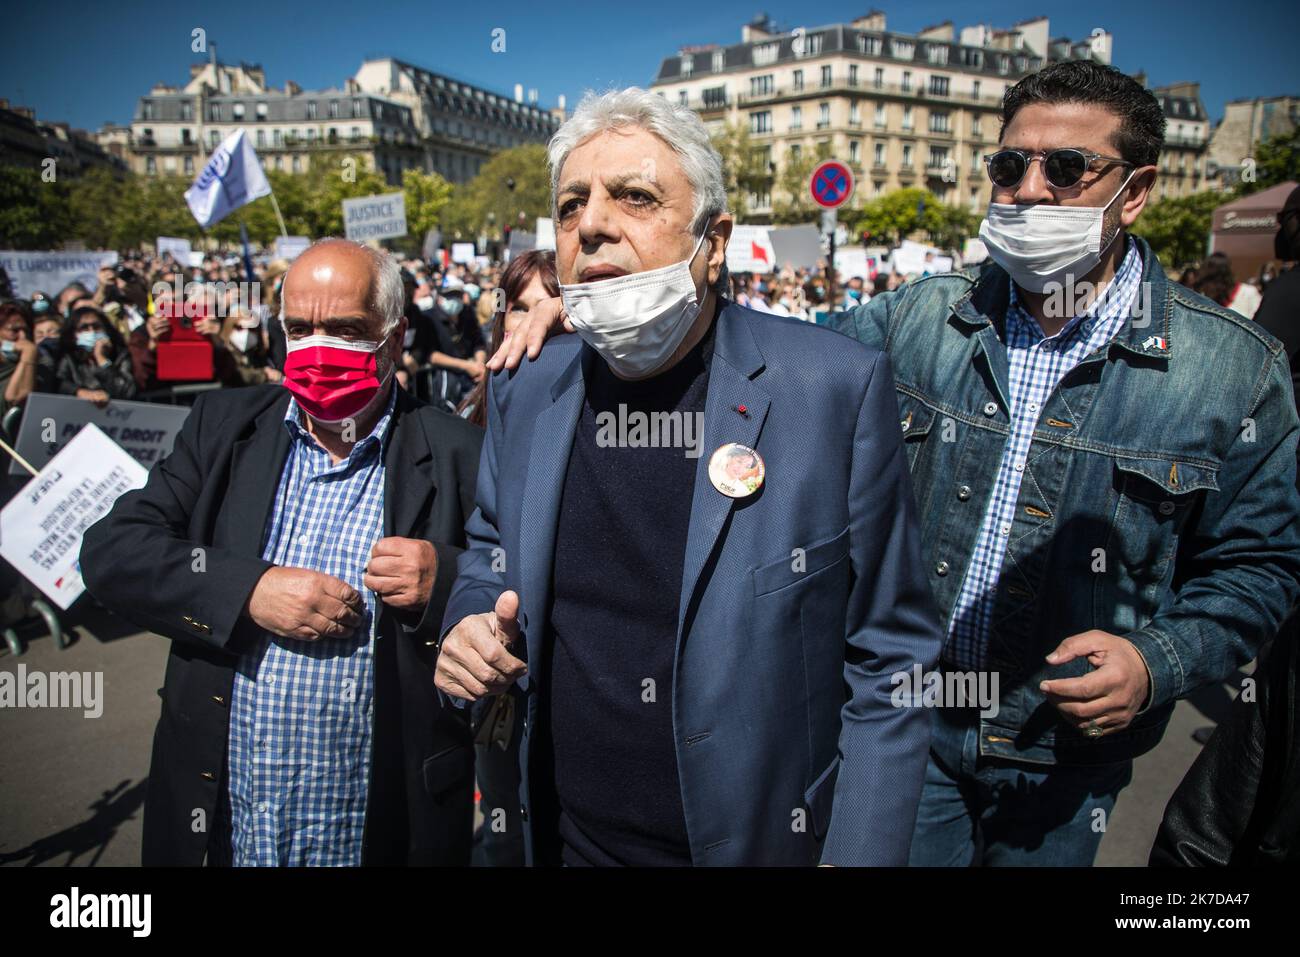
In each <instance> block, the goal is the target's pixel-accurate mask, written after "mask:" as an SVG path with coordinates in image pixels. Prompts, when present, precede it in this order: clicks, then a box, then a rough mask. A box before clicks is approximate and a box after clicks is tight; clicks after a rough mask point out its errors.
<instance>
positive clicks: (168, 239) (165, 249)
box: [155, 236, 194, 266]
mask: <svg viewBox="0 0 1300 957" xmlns="http://www.w3.org/2000/svg"><path fill="white" fill-rule="evenodd" d="M155 245H156V246H157V247H158V258H159V259H161V258H162V257H163V256H165V255H167V254H168V253H171V257H172V259H174V260H175V261H176V263H177V265H180V266H184V265H185V264H186V263H188V262H189V261H190V255H191V254H192V253H193V252H194V250H193V249H192V248H191V247H190V241H189V240H188V239H181V238H179V237H177V236H159V237H158V239H157V241H156V243H155Z"/></svg>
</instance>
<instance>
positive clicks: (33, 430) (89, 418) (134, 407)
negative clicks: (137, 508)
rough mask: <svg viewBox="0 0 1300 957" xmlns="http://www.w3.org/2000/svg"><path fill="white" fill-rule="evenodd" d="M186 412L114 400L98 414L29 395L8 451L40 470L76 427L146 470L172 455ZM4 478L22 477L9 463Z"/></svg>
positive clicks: (80, 403) (75, 402) (67, 399)
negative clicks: (88, 428) (98, 434)
mask: <svg viewBox="0 0 1300 957" xmlns="http://www.w3.org/2000/svg"><path fill="white" fill-rule="evenodd" d="M189 412H190V410H189V409H188V408H185V407H184V406H176V405H158V404H156V403H153V402H124V401H121V400H118V399H114V400H113V401H112V402H110V403H109V404H108V405H107V406H105V407H104V408H102V409H101V408H99V407H97V406H96V405H95V404H94V403H92V402H87V401H86V400H85V399H78V398H76V397H75V396H70V395H52V394H48V393H44V392H33V393H32V394H31V395H30V396H28V397H27V409H26V411H25V412H24V413H23V422H22V426H21V427H20V428H19V430H18V441H17V442H15V443H14V447H15V449H16V450H17V452H18V454H19V455H21V456H22V457H23V458H25V459H26V460H27V461H28V462H30V463H31V464H32V467H33V468H40V467H41V466H43V465H44V464H45V463H47V462H49V461H50V459H51V458H52V457H53V456H54V455H55V454H56V453H58V451H59V450H60V449H62V448H64V447H66V446H67V444H68V443H69V442H70V441H71V440H72V438H73V437H74V436H75V435H77V434H78V432H79V431H80V430H81V427H82V426H84V425H87V424H93V425H96V426H98V427H99V428H100V429H102V430H103V432H104V434H105V435H107V436H108V437H109V438H110V439H112V440H113V441H114V442H116V443H118V445H120V446H121V447H122V448H123V449H125V450H126V451H127V453H128V454H130V455H131V457H132V458H134V459H135V460H136V461H137V462H139V463H140V464H141V465H143V466H144V467H145V468H146V469H148V468H152V467H153V465H154V463H155V462H158V461H159V460H160V459H162V458H164V457H165V456H166V455H167V453H169V452H170V451H171V450H172V443H173V442H175V441H176V433H178V432H179V431H180V430H181V426H182V425H183V424H184V423H185V417H186V416H187V415H189ZM9 473H10V474H11V475H25V474H27V472H26V470H25V469H23V468H22V466H20V465H19V464H18V463H17V462H11V463H10V465H9Z"/></svg>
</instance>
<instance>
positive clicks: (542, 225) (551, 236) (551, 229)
mask: <svg viewBox="0 0 1300 957" xmlns="http://www.w3.org/2000/svg"><path fill="white" fill-rule="evenodd" d="M536 235H537V248H538V249H554V248H555V220H553V219H551V218H550V217H549V216H538V217H537V233H536Z"/></svg>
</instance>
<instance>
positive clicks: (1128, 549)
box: [1111, 456, 1219, 583]
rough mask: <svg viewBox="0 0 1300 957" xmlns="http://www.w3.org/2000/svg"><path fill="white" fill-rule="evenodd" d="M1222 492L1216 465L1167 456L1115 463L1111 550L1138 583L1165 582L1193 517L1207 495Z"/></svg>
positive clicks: (1124, 460) (1125, 458)
mask: <svg viewBox="0 0 1300 957" xmlns="http://www.w3.org/2000/svg"><path fill="white" fill-rule="evenodd" d="M1218 488H1219V467H1218V465H1217V464H1216V465H1212V466H1211V465H1206V464H1204V463H1191V462H1183V461H1179V460H1177V459H1175V458H1170V457H1164V456H1160V457H1154V458H1127V457H1121V458H1116V460H1115V489H1116V491H1117V493H1118V503H1117V505H1116V509H1115V521H1114V525H1113V528H1112V533H1111V547H1112V548H1115V549H1117V550H1118V552H1119V557H1120V558H1121V559H1122V561H1123V562H1124V564H1125V566H1126V567H1127V568H1128V569H1129V570H1130V572H1131V573H1132V574H1133V576H1134V578H1135V579H1137V580H1140V581H1143V582H1146V583H1152V582H1158V581H1160V580H1161V579H1162V578H1163V577H1164V574H1165V571H1166V569H1167V566H1168V564H1169V561H1170V559H1171V558H1172V557H1173V554H1174V551H1175V549H1176V548H1177V545H1178V536H1179V534H1180V533H1181V531H1182V528H1183V525H1184V524H1185V522H1186V520H1187V516H1188V513H1189V512H1190V511H1191V509H1192V507H1193V506H1194V505H1195V504H1196V503H1197V502H1199V501H1200V500H1201V498H1202V496H1203V493H1205V492H1213V491H1218Z"/></svg>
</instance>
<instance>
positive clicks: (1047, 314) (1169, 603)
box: [841, 61, 1300, 865]
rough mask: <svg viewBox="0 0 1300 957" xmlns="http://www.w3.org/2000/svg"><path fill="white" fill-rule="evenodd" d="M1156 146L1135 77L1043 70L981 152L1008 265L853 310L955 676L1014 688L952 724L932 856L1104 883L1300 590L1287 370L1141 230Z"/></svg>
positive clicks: (1150, 106)
mask: <svg viewBox="0 0 1300 957" xmlns="http://www.w3.org/2000/svg"><path fill="white" fill-rule="evenodd" d="M1163 139H1164V115H1163V111H1162V109H1161V106H1160V104H1159V103H1158V101H1157V100H1156V99H1155V97H1153V96H1152V95H1151V94H1150V93H1149V92H1147V91H1146V90H1145V89H1144V88H1143V87H1142V86H1141V85H1139V84H1138V83H1137V82H1136V81H1134V80H1133V79H1131V78H1130V77H1128V76H1126V75H1124V74H1123V73H1121V72H1119V71H1118V70H1115V69H1113V68H1111V67H1106V66H1102V65H1100V64H1096V63H1092V62H1086V61H1073V62H1065V63H1059V64H1055V65H1053V66H1050V67H1048V68H1046V69H1044V70H1042V71H1041V72H1039V73H1037V74H1035V75H1032V76H1029V77H1026V78H1025V79H1024V80H1022V81H1021V82H1020V83H1018V84H1017V85H1016V86H1015V87H1013V88H1012V89H1011V90H1009V91H1008V93H1007V95H1006V97H1005V99H1004V101H1003V115H1002V131H1001V137H1000V143H999V147H1000V148H999V149H998V150H997V151H996V152H994V153H992V154H991V155H990V156H989V157H988V158H987V160H986V164H987V168H988V175H989V178H990V180H991V181H992V183H993V193H992V202H991V204H990V206H989V210H988V215H987V217H986V219H985V220H984V222H983V224H982V225H981V228H980V238H981V239H982V240H983V241H984V243H985V245H986V246H987V247H988V249H989V254H990V257H991V259H992V263H991V264H989V265H986V266H985V267H984V268H982V269H980V270H978V271H971V272H969V273H957V274H949V275H946V276H934V277H930V278H928V279H924V280H921V281H918V282H914V283H911V284H909V286H908V287H904V288H903V289H901V290H899V291H898V292H896V293H892V294H890V295H887V296H883V297H879V298H877V299H873V300H872V301H871V302H870V303H868V304H867V305H865V306H863V307H862V308H860V309H857V310H855V311H854V312H852V313H849V314H848V315H847V316H846V317H844V321H843V323H842V326H841V328H842V329H843V330H844V331H845V332H848V333H849V334H852V335H855V336H856V337H857V338H859V339H862V340H863V341H865V342H868V343H871V344H873V345H878V346H881V347H883V348H885V349H887V350H888V351H889V353H890V358H891V360H892V361H893V362H894V363H895V374H896V377H897V383H898V399H899V406H900V414H901V422H902V428H903V433H904V441H905V444H906V445H907V446H908V449H909V459H910V463H911V468H912V478H913V482H914V485H915V488H916V494H917V500H918V504H919V505H920V509H921V514H922V520H923V523H924V527H923V537H924V548H925V550H926V557H927V558H928V560H929V563H930V582H931V586H932V587H933V589H934V592H935V595H936V597H937V599H938V602H939V605H940V608H941V609H942V611H943V613H944V625H945V627H946V628H947V632H948V640H947V645H946V648H945V651H944V654H943V657H942V668H943V669H944V670H945V671H947V672H958V673H970V672H974V673H982V672H986V671H991V672H995V673H997V674H998V676H999V679H1000V681H999V685H998V687H999V688H1000V700H999V702H998V708H997V713H996V714H995V715H992V716H985V715H981V714H980V713H978V712H976V711H975V710H974V709H970V708H951V707H948V708H941V709H938V710H936V712H935V722H934V737H933V739H932V744H931V755H930V767H929V769H928V771H927V774H926V784H925V788H924V790H923V792H922V797H921V805H920V808H919V813H918V817H917V826H916V831H915V832H914V836H913V841H912V852H911V862H912V863H913V864H922V865H965V864H970V863H984V864H1009V865H1017V864H1031V865H1038V864H1046V865H1087V864H1091V863H1092V861H1093V859H1094V857H1095V855H1096V851H1097V847H1098V845H1099V844H1100V841H1101V837H1102V834H1103V833H1104V831H1105V829H1106V824H1107V819H1108V817H1109V815H1110V812H1111V810H1112V808H1113V807H1114V803H1115V799H1116V796H1117V795H1118V793H1119V791H1120V790H1121V789H1122V788H1123V787H1124V786H1125V785H1126V784H1128V782H1129V780H1130V779H1131V776H1132V763H1133V759H1134V758H1135V757H1136V756H1138V755H1140V754H1142V753H1144V752H1146V751H1148V750H1150V749H1151V748H1153V747H1154V746H1155V745H1156V744H1157V743H1158V742H1159V741H1160V738H1161V736H1162V734H1163V733H1164V729H1165V726H1166V725H1167V723H1168V721H1169V716H1170V714H1171V712H1172V711H1173V707H1174V702H1175V701H1176V700H1177V699H1179V698H1182V697H1185V696H1187V695H1188V694H1190V693H1191V692H1193V691H1194V690H1196V689H1197V688H1199V687H1203V686H1206V685H1213V684H1217V683H1219V682H1221V681H1223V680H1224V679H1225V678H1226V677H1227V676H1228V675H1230V674H1232V673H1233V672H1234V670H1235V669H1236V668H1237V667H1238V666H1239V665H1242V664H1244V663H1246V662H1247V661H1249V660H1250V659H1251V658H1252V657H1253V656H1254V653H1255V649H1256V647H1257V646H1258V645H1259V644H1260V643H1261V642H1262V641H1264V640H1265V639H1267V638H1268V637H1270V636H1271V635H1272V634H1273V633H1274V632H1275V631H1276V630H1277V627H1278V624H1279V623H1280V622H1281V621H1282V619H1283V618H1284V616H1285V615H1286V613H1287V611H1288V610H1289V608H1290V607H1291V605H1292V604H1293V602H1294V601H1295V599H1296V597H1297V594H1298V592H1300V588H1298V585H1297V578H1298V576H1300V525H1298V523H1297V512H1298V510H1300V500H1298V499H1297V497H1296V492H1295V488H1294V484H1295V474H1296V461H1295V453H1296V441H1297V420H1296V410H1295V406H1294V405H1293V402H1292V391H1291V383H1290V375H1289V372H1288V368H1287V360H1286V356H1285V355H1284V354H1282V353H1281V350H1280V346H1279V343H1278V342H1277V341H1276V340H1275V339H1273V338H1272V337H1270V336H1269V335H1268V334H1267V333H1265V332H1263V331H1262V330H1261V329H1259V328H1258V327H1256V326H1254V325H1253V324H1252V323H1250V322H1248V321H1246V320H1244V319H1242V318H1241V317H1240V316H1236V315H1235V314H1233V313H1231V312H1228V311H1227V310H1224V309H1221V308H1219V307H1218V306H1216V305H1214V304H1213V303H1211V302H1210V301H1209V300H1206V299H1204V298H1202V297H1200V296H1197V295H1195V294H1193V293H1191V292H1189V291H1188V290H1187V289H1185V288H1183V287H1181V286H1177V285H1174V284H1171V283H1169V282H1168V281H1167V280H1166V279H1165V276H1164V269H1163V267H1162V266H1161V264H1160V263H1159V262H1158V261H1157V259H1156V257H1155V254H1154V253H1153V252H1152V251H1151V248H1150V246H1148V245H1147V244H1146V243H1145V242H1143V241H1142V240H1141V239H1138V238H1136V237H1131V236H1129V235H1128V234H1127V229H1128V227H1130V226H1131V225H1132V224H1133V223H1134V221H1135V220H1136V219H1137V218H1138V216H1139V214H1140V213H1141V212H1142V210H1143V208H1144V206H1145V205H1146V202H1147V199H1148V197H1149V195H1150V192H1151V189H1152V186H1153V185H1154V183H1155V179H1156V175H1157V162H1158V159H1159V153H1160V148H1161V145H1162V143H1163Z"/></svg>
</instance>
